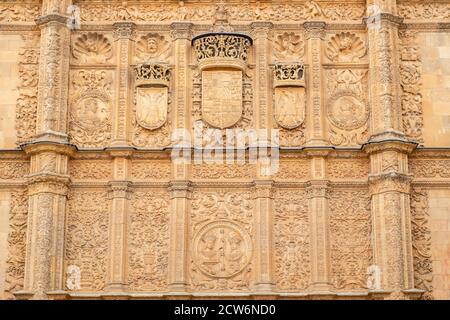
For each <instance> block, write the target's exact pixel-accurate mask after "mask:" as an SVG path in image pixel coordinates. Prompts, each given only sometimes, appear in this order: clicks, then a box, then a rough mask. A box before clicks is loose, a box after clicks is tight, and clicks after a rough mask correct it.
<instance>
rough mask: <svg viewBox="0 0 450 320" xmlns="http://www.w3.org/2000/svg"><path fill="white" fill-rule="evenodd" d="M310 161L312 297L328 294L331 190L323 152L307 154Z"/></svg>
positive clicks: (329, 284)
mask: <svg viewBox="0 0 450 320" xmlns="http://www.w3.org/2000/svg"><path fill="white" fill-rule="evenodd" d="M306 152H307V154H308V156H310V157H311V180H310V181H309V182H308V183H307V188H306V195H307V198H308V201H309V221H310V228H311V285H310V288H309V289H310V290H311V291H312V292H313V294H317V295H329V294H332V285H331V246H330V234H329V229H330V228H329V197H330V191H331V187H330V185H329V181H328V180H326V156H327V155H328V152H329V151H327V150H307V151H306Z"/></svg>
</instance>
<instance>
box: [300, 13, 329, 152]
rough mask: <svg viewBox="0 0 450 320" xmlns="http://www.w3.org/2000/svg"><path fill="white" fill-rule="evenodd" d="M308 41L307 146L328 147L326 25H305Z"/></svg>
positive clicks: (312, 23)
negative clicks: (325, 67)
mask: <svg viewBox="0 0 450 320" xmlns="http://www.w3.org/2000/svg"><path fill="white" fill-rule="evenodd" d="M303 26H304V28H305V35H306V40H307V47H308V55H307V61H306V63H307V65H308V68H307V69H306V77H308V82H307V83H309V84H308V90H309V95H308V97H309V98H308V103H307V106H308V109H307V110H306V114H307V117H308V118H307V127H308V135H307V141H306V144H307V145H310V146H323V145H327V144H328V143H327V141H326V134H325V114H326V113H325V111H324V108H323V105H324V101H323V100H324V98H323V92H322V88H324V79H323V73H322V59H323V58H322V42H323V40H324V39H325V27H326V23H325V22H322V21H308V22H305V23H304V24H303Z"/></svg>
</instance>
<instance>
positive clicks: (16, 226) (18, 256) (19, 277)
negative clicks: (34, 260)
mask: <svg viewBox="0 0 450 320" xmlns="http://www.w3.org/2000/svg"><path fill="white" fill-rule="evenodd" d="M27 216H28V192H27V191H26V190H20V191H13V192H12V193H11V206H10V215H9V233H8V258H7V261H6V272H5V291H6V292H7V293H8V294H9V297H8V298H14V297H13V296H12V294H13V293H14V292H15V291H20V290H22V289H23V283H24V278H25V251H26V245H27V242H26V240H27V239H26V236H27V235H26V233H27V219H28V218H27Z"/></svg>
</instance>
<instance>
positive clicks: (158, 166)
mask: <svg viewBox="0 0 450 320" xmlns="http://www.w3.org/2000/svg"><path fill="white" fill-rule="evenodd" d="M131 176H132V177H133V179H137V180H147V179H155V180H169V179H170V178H171V176H172V165H171V163H170V162H168V161H132V163H131Z"/></svg>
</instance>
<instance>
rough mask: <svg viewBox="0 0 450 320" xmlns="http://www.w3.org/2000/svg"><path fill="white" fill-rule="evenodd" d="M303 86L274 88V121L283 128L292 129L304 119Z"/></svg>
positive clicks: (304, 101)
mask: <svg viewBox="0 0 450 320" xmlns="http://www.w3.org/2000/svg"><path fill="white" fill-rule="evenodd" d="M305 104H306V100H305V88H304V87H278V88H275V112H274V117H275V121H276V122H277V123H278V124H279V125H280V126H281V127H283V128H286V129H294V128H297V127H299V126H300V125H301V124H302V123H303V121H305Z"/></svg>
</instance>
